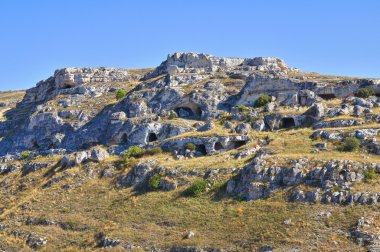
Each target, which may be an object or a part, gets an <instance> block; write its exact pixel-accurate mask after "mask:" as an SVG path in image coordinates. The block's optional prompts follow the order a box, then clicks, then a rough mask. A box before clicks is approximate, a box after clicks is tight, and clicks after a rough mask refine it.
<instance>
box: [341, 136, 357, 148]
mask: <svg viewBox="0 0 380 252" xmlns="http://www.w3.org/2000/svg"><path fill="white" fill-rule="evenodd" d="M359 147H360V141H359V139H357V138H356V137H347V138H346V139H345V140H344V144H343V151H355V150H357V149H359Z"/></svg>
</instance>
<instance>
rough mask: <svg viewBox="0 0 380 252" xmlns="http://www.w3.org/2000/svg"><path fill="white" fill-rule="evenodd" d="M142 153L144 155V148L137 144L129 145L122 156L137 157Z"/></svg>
mask: <svg viewBox="0 0 380 252" xmlns="http://www.w3.org/2000/svg"><path fill="white" fill-rule="evenodd" d="M142 155H144V149H142V148H141V147H139V146H135V145H134V146H131V147H129V148H128V150H127V151H126V152H125V154H124V156H125V157H127V158H129V157H135V158H138V157H141V156H142Z"/></svg>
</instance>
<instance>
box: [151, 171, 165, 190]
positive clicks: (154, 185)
mask: <svg viewBox="0 0 380 252" xmlns="http://www.w3.org/2000/svg"><path fill="white" fill-rule="evenodd" d="M161 178H162V175H161V174H159V173H157V174H154V175H153V176H152V177H150V178H149V181H148V187H149V189H150V190H152V191H157V190H158V189H160V183H161Z"/></svg>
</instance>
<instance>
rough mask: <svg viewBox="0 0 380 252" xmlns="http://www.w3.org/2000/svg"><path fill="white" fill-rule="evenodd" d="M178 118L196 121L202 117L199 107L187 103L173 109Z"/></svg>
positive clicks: (192, 103)
mask: <svg viewBox="0 0 380 252" xmlns="http://www.w3.org/2000/svg"><path fill="white" fill-rule="evenodd" d="M175 112H176V113H177V115H178V117H181V118H185V119H198V118H200V117H201V116H202V109H201V106H200V105H198V104H196V103H194V102H187V103H183V104H181V105H178V106H177V107H176V108H175Z"/></svg>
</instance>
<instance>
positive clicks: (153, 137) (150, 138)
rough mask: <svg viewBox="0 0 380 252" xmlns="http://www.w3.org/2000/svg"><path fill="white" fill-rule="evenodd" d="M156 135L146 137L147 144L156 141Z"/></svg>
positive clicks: (150, 134)
mask: <svg viewBox="0 0 380 252" xmlns="http://www.w3.org/2000/svg"><path fill="white" fill-rule="evenodd" d="M157 139H158V138H157V134H156V133H149V135H148V142H149V143H150V142H155V141H157Z"/></svg>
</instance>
